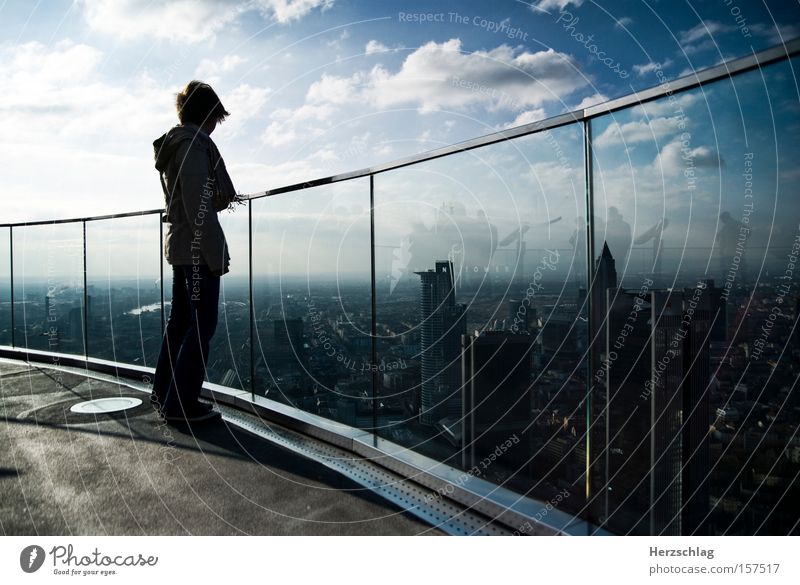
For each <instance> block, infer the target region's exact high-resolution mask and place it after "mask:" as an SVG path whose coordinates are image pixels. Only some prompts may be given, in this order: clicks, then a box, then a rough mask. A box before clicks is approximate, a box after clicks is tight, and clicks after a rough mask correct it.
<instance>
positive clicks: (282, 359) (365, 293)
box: [252, 178, 372, 428]
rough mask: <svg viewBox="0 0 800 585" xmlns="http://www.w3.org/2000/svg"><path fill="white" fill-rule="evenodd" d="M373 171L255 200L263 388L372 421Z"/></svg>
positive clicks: (275, 396)
mask: <svg viewBox="0 0 800 585" xmlns="http://www.w3.org/2000/svg"><path fill="white" fill-rule="evenodd" d="M369 205H370V201H369V180H368V179H365V178H364V179H355V180H351V181H345V182H342V183H334V184H332V185H326V186H323V187H315V188H312V189H307V190H303V191H299V192H295V193H287V194H281V195H275V196H272V197H265V198H262V199H257V200H254V201H252V213H253V226H252V229H253V312H254V318H255V340H254V349H255V364H254V366H255V368H254V369H255V384H254V392H255V394H256V395H257V396H266V397H267V398H270V399H272V400H276V401H279V402H282V403H284V404H289V405H291V406H294V407H296V408H300V409H302V410H305V411H307V412H310V413H313V414H317V415H320V416H323V417H325V418H329V419H331V420H334V421H336V422H341V423H344V424H347V425H349V426H354V427H359V428H368V427H371V426H372V382H371V379H372V374H371V338H370V332H371V324H372V321H371V320H372V309H371V301H372V299H371V282H370V216H369Z"/></svg>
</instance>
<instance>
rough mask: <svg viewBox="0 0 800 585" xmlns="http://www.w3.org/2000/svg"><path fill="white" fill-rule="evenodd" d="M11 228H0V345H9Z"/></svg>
mask: <svg viewBox="0 0 800 585" xmlns="http://www.w3.org/2000/svg"><path fill="white" fill-rule="evenodd" d="M10 238H11V228H7V227H4V228H0V345H11V239H10Z"/></svg>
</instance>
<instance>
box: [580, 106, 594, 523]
mask: <svg viewBox="0 0 800 585" xmlns="http://www.w3.org/2000/svg"><path fill="white" fill-rule="evenodd" d="M583 174H584V181H585V192H586V307H587V311H586V319H587V321H586V323H587V325H588V327H587V331H588V338H589V339H588V341H589V345H588V350H589V360H588V363H587V370H588V371H587V377H586V483H585V490H584V491H585V495H586V511H587V516H588V519H589V520H590V522H591V521H592V520H593V518H592V510H593V509H594V506H593V505H591V504H590V501H591V498H592V497H593V493H592V463H593V461H592V410H593V408H594V384H593V380H594V377H593V371H594V364H595V355H596V348H595V343H594V339H593V337H592V336H593V335H594V329H593V324H594V310H595V307H593V306H592V286H593V285H594V192H593V177H592V133H591V120H589V119H586V118H584V120H583Z"/></svg>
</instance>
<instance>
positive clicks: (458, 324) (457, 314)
mask: <svg viewBox="0 0 800 585" xmlns="http://www.w3.org/2000/svg"><path fill="white" fill-rule="evenodd" d="M414 274H418V275H419V276H420V297H419V307H420V333H421V334H420V337H421V343H420V353H421V357H422V360H421V361H422V396H421V405H420V422H421V423H424V424H429V425H433V424H436V423H437V422H438V421H439V420H441V419H442V418H445V417H456V418H458V417H460V415H461V397H460V392H459V389H460V377H461V364H460V359H461V357H460V356H461V335H462V334H465V333H466V306H465V305H461V304H459V305H457V304H456V302H455V286H454V282H453V263H452V262H451V261H449V260H446V261H437V262H436V268H435V269H428V270H427V271H425V272H415V273H414Z"/></svg>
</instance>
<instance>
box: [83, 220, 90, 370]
mask: <svg viewBox="0 0 800 585" xmlns="http://www.w3.org/2000/svg"><path fill="white" fill-rule="evenodd" d="M81 223H82V224H83V355H84V357H85V358H87V359H88V357H89V289H88V288H87V286H86V285H87V278H86V268H87V267H86V220H85V219H84V220H83V221H82V222H81Z"/></svg>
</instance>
